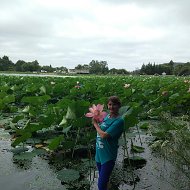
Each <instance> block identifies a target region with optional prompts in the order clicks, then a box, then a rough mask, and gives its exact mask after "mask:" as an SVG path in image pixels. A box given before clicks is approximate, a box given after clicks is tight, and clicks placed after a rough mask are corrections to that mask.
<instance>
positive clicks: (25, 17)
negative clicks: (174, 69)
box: [0, 0, 190, 70]
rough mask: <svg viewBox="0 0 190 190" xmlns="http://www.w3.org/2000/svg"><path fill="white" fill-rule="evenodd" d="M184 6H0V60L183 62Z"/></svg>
mask: <svg viewBox="0 0 190 190" xmlns="http://www.w3.org/2000/svg"><path fill="white" fill-rule="evenodd" d="M189 6H190V2H189V1H188V0H182V1H177V0H165V1H152V0H143V1H142V0H128V1H126V0H123V1H122V0H120V1H119V0H118V1H113V0H109V1H108V0H104V1H102V0H101V1H100V0H91V1H89V0H88V1H87V0H79V1H77V2H76V1H74V0H70V1H61V0H54V1H52V0H47V1H43V0H33V1H29V0H15V1H11V0H0V7H1V12H0V57H2V56H3V55H7V56H9V57H10V59H11V60H13V62H16V61H17V60H19V59H22V60H25V61H32V60H38V61H39V63H40V64H41V65H49V64H51V65H52V66H54V67H55V66H66V67H68V68H73V67H75V66H77V65H78V64H88V63H89V62H90V61H91V60H92V59H96V60H105V61H107V62H108V65H109V68H113V67H115V68H125V69H127V70H134V69H135V68H137V67H139V68H140V67H141V65H142V64H143V63H145V64H146V63H148V62H155V63H164V62H169V61H170V60H171V59H172V60H174V61H183V62H187V61H189V55H190V39H189V33H190V23H189V22H190V20H189V19H188V18H189V16H190V15H189V14H190V12H189V11H188V8H189Z"/></svg>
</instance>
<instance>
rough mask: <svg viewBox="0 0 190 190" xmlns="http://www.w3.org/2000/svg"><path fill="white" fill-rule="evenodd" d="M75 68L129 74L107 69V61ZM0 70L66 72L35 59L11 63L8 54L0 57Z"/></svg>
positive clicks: (91, 72)
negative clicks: (43, 64)
mask: <svg viewBox="0 0 190 190" xmlns="http://www.w3.org/2000/svg"><path fill="white" fill-rule="evenodd" d="M75 69H77V70H88V71H89V73H90V74H129V72H128V71H126V70H125V69H115V68H112V69H109V68H108V64H107V61H97V60H92V61H91V62H90V63H89V64H84V65H81V64H79V65H77V66H76V67H75ZM0 71H16V72H48V73H51V72H56V71H57V72H62V73H68V69H67V68H66V67H63V66H61V67H55V68H53V67H52V66H51V65H49V66H40V64H39V63H38V61H37V60H35V61H32V62H26V61H23V60H18V61H17V62H16V63H13V62H12V61H11V60H10V59H9V57H8V56H3V57H2V58H0Z"/></svg>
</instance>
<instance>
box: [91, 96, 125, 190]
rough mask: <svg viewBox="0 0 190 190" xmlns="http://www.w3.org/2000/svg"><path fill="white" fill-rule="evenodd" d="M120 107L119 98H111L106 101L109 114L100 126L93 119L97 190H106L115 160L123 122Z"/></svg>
mask: <svg viewBox="0 0 190 190" xmlns="http://www.w3.org/2000/svg"><path fill="white" fill-rule="evenodd" d="M120 107H121V102H120V100H119V98H118V97H117V96H111V97H110V98H109V99H108V109H109V111H110V113H109V114H108V115H107V116H106V117H105V118H104V120H103V121H102V123H101V124H98V123H97V121H96V120H95V119H93V125H94V127H95V129H96V131H97V138H96V156H95V160H96V164H97V168H98V171H99V178H98V188H99V190H107V184H108V182H109V178H110V175H111V172H112V170H113V168H114V165H115V160H116V158H117V151H118V139H119V138H120V136H121V134H122V132H123V129H124V120H123V119H122V118H121V117H120V116H119V108H120Z"/></svg>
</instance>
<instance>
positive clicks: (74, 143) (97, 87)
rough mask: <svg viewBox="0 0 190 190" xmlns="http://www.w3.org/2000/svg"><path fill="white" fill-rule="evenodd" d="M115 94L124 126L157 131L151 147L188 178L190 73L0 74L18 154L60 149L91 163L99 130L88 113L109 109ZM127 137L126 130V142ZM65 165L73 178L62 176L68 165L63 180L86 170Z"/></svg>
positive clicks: (1, 100)
mask: <svg viewBox="0 0 190 190" xmlns="http://www.w3.org/2000/svg"><path fill="white" fill-rule="evenodd" d="M112 95H117V96H119V98H120V99H121V102H122V107H121V109H120V114H121V115H122V117H123V118H124V120H125V131H126V132H128V131H129V130H130V129H131V128H134V127H136V128H137V129H140V130H145V131H146V133H148V134H150V135H151V136H153V137H154V140H153V141H152V143H151V145H150V146H151V148H152V150H153V151H158V152H160V153H161V154H163V155H165V156H166V158H167V159H169V160H170V161H172V162H173V163H175V164H176V166H177V167H179V169H181V170H182V171H183V172H184V173H185V175H186V176H187V177H189V178H190V176H189V173H190V172H189V167H190V124H189V123H190V78H189V77H174V76H84V77H82V76H81V77H65V78H61V77H29V76H27V77H26V76H25V77H23V76H22V77H21V76H0V112H1V115H0V125H1V126H0V127H3V128H4V129H5V130H6V131H8V132H9V133H10V134H11V146H12V151H13V153H14V157H15V159H18V160H19V159H20V160H24V159H26V158H32V157H34V156H35V155H46V156H47V157H49V156H50V155H55V154H56V153H58V152H59V153H61V154H62V155H63V159H67V157H69V158H73V159H76V160H77V159H79V158H80V159H81V158H83V164H84V163H85V162H86V161H87V163H88V164H86V165H89V164H90V165H93V154H94V144H95V143H94V142H95V138H96V131H95V129H94V128H93V127H92V123H91V118H89V117H86V116H85V115H86V114H87V113H88V112H89V108H90V107H92V106H93V104H94V105H98V104H101V105H104V110H103V111H107V99H108V97H109V96H112ZM126 141H127V137H126V136H125V135H124V143H123V144H124V146H127V145H126ZM26 145H30V146H31V147H32V151H28V149H27V148H26V147H27V146H26ZM133 148H135V146H134V147H133ZM136 148H137V149H138V150H139V149H140V147H136ZM138 150H137V151H138ZM140 150H141V149H140ZM126 152H127V147H126ZM125 157H127V153H125ZM171 158H172V159H171ZM147 161H148V160H147ZM80 165H81V164H80ZM86 165H85V166H86ZM184 166H185V167H184ZM88 168H92V167H88ZM67 169H68V170H67V175H68V174H69V172H70V175H71V176H72V178H68V179H65V178H64V176H65V175H64V172H65V170H61V169H60V171H59V172H58V177H60V179H61V181H65V183H67V182H68V181H69V180H70V181H69V182H72V181H74V180H76V179H78V178H79V176H81V173H82V172H83V176H85V172H86V171H84V170H83V169H81V170H76V169H75V168H73V167H70V166H69V164H68V165H67Z"/></svg>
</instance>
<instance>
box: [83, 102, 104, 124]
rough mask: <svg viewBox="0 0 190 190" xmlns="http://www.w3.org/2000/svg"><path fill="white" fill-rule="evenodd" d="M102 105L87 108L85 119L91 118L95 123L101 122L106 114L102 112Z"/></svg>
mask: <svg viewBox="0 0 190 190" xmlns="http://www.w3.org/2000/svg"><path fill="white" fill-rule="evenodd" d="M103 108H104V105H101V104H98V105H97V106H96V105H95V104H93V105H92V107H91V108H89V111H90V112H89V113H87V114H86V115H85V116H86V117H92V118H94V119H95V120H96V121H97V122H102V121H103V119H104V118H105V117H106V115H107V113H106V112H103Z"/></svg>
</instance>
